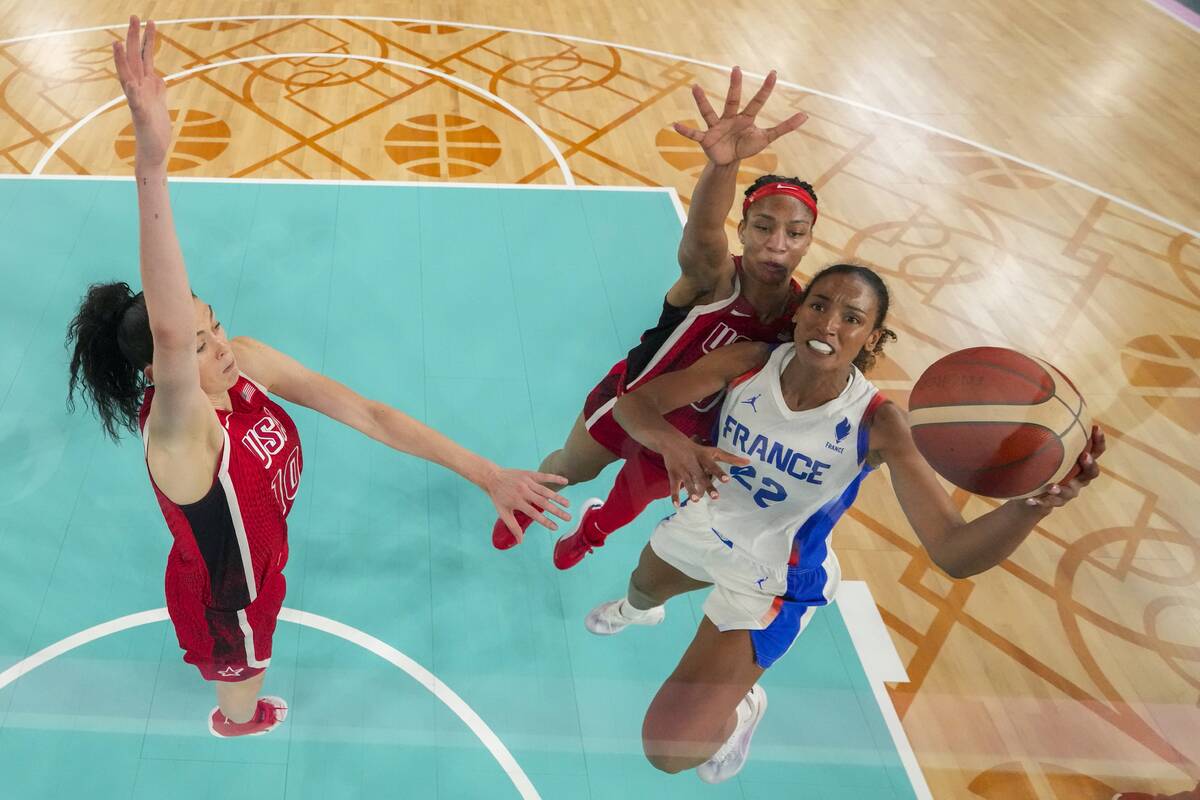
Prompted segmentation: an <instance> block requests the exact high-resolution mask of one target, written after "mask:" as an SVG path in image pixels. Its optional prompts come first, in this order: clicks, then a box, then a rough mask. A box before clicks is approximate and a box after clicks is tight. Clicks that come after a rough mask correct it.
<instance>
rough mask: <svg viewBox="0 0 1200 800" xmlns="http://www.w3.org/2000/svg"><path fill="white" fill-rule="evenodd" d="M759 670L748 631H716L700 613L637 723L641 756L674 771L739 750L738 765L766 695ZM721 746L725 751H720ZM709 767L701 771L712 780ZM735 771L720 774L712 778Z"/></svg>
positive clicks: (722, 777) (724, 758)
mask: <svg viewBox="0 0 1200 800" xmlns="http://www.w3.org/2000/svg"><path fill="white" fill-rule="evenodd" d="M762 674H763V668H762V667H760V666H759V665H758V664H757V663H756V662H755V658H754V648H753V646H752V644H751V640H750V633H749V631H745V630H731V631H725V632H721V631H719V630H718V629H717V627H716V626H715V625H714V624H713V623H712V622H711V621H710V620H709V619H708V618H707V617H705V618H704V619H702V620H701V621H700V626H699V628H698V629H697V631H696V636H695V638H694V639H693V640H692V643H691V644H690V645H689V646H688V649H687V651H686V652H684V654H683V658H681V659H680V661H679V665H678V666H677V667H675V671H674V672H672V673H671V676H670V677H669V678H667V680H666V682H665V683H663V685H662V688H661V689H659V690H658V694H657V695H655V697H654V700H652V701H651V702H650V707H649V709H647V711H646V718H645V721H644V722H643V723H642V747H643V749H644V751H645V753H646V758H647V759H648V760H649V761H650V763H651V764H652V765H653V766H654V767H655V768H657V769H660V770H662V771H663V772H670V773H676V772H681V771H683V770H685V769H693V768H695V767H699V766H701V765H705V766H706V767H711V766H712V765H711V764H710V763H709V762H712V761H714V757H717V758H716V759H715V761H716V762H717V763H721V762H726V761H729V760H730V755H729V754H731V753H733V755H735V756H736V755H737V753H736V752H734V751H738V750H739V749H740V755H741V761H740V762H739V763H738V764H737V765H736V766H737V768H739V769H740V766H741V763H744V760H745V754H746V753H747V752H748V750H749V739H750V735H752V734H753V732H754V728H755V727H756V726H757V724H758V720H759V719H761V717H762V711H763V710H764V709H765V708H766V702H765V694H764V693H763V691H762V689H761V687H757V686H756V684H757V682H758V679H759V678H760V677H761V676H762ZM721 751H724V753H722V752H721ZM713 773H714V771H713V770H712V769H709V771H708V772H707V773H704V774H702V775H701V777H702V778H704V779H705V780H706V781H710V782H715V781H714V780H713V778H714V774H713ZM733 774H736V769H735V770H733V771H732V772H730V771H729V770H725V773H724V774H723V773H721V771H720V770H717V771H716V775H715V777H716V780H725V779H727V778H729V777H732V775H733Z"/></svg>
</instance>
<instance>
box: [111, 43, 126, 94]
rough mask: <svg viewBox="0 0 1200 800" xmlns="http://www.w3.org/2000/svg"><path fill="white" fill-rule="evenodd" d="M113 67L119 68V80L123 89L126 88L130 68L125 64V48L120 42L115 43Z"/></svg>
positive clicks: (113, 46)
mask: <svg viewBox="0 0 1200 800" xmlns="http://www.w3.org/2000/svg"><path fill="white" fill-rule="evenodd" d="M112 50H113V66H114V67H116V68H117V80H118V81H120V82H121V88H122V89H124V88H125V84H126V83H128V82H129V67H128V66H127V65H126V63H125V48H124V47H123V46H122V45H121V43H120V42H113V45H112Z"/></svg>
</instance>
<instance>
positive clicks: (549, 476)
mask: <svg viewBox="0 0 1200 800" xmlns="http://www.w3.org/2000/svg"><path fill="white" fill-rule="evenodd" d="M529 475H530V477H532V478H533V479H534V480H535V481H537V482H538V483H555V484H558V485H559V486H566V485H567V484H568V483H570V481H568V480H567V479H566V478H564V477H563V476H562V475H555V474H553V473H550V472H531V473H529ZM563 505H564V506H565V505H568V503H563Z"/></svg>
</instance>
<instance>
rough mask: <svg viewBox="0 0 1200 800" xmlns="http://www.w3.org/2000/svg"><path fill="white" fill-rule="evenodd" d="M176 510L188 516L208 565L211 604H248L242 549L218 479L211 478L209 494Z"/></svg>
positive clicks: (228, 606)
mask: <svg viewBox="0 0 1200 800" xmlns="http://www.w3.org/2000/svg"><path fill="white" fill-rule="evenodd" d="M179 510H180V511H182V512H183V515H184V516H185V517H187V521H188V524H189V525H191V528H192V536H194V537H195V539H196V546H197V547H198V548H199V549H200V555H201V556H202V557H203V558H204V565H205V566H206V567H207V568H208V580H209V587H210V590H211V591H212V607H213V608H216V609H222V610H228V611H235V610H237V609H240V608H245V607H246V606H248V605H250V590H249V589H248V588H247V586H246V571H245V569H243V568H242V551H241V549H240V548H239V547H238V541H237V531H236V529H235V528H234V525H233V517H231V516H230V514H231V513H232V512H231V511H230V508H229V501H228V499H227V498H226V497H225V488H224V487H223V486H222V485H221V482H220V481H218V480H214V481H213V485H212V488H211V489H209V490H208V494H206V495H205V496H204V497H202V498H201V499H200V500H197V501H196V502H195V503H190V504H188V505H186V506H180V507H179Z"/></svg>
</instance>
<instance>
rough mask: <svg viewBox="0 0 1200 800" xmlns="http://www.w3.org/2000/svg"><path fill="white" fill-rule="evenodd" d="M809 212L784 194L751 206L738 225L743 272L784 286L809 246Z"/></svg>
mask: <svg viewBox="0 0 1200 800" xmlns="http://www.w3.org/2000/svg"><path fill="white" fill-rule="evenodd" d="M812 222H813V217H812V211H810V210H809V208H808V206H806V205H804V204H803V203H801V202H800V201H799V200H797V199H796V198H794V197H790V196H788V195H786V194H773V195H768V196H767V197H764V198H763V199H761V200H757V201H755V202H754V204H753V205H751V206H750V209H749V211H748V212H747V213H746V218H745V219H743V220H742V221H741V224H739V225H738V240H739V241H741V243H742V268H743V269H745V270H747V271H748V272H750V274H752V275H753V276H754V277H755V278H756V279H758V280H760V281H762V282H763V283H767V284H779V283H786V282H787V281H788V280H789V279H790V278H791V277H792V272H793V271H795V269H796V267H797V266H799V265H800V259H802V258H804V254H805V253H807V252H808V247H809V245H811V244H812Z"/></svg>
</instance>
